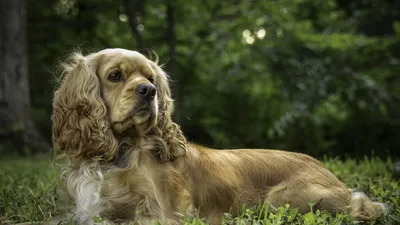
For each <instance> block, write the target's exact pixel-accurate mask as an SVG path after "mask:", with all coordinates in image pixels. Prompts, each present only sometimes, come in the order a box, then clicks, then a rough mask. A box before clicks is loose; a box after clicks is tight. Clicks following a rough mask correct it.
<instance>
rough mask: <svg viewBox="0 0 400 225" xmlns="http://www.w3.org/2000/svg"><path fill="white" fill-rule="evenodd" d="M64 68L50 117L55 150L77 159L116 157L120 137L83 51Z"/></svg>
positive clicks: (73, 56) (76, 54)
mask: <svg viewBox="0 0 400 225" xmlns="http://www.w3.org/2000/svg"><path fill="white" fill-rule="evenodd" d="M62 68H63V74H62V77H61V83H60V86H59V87H58V89H57V90H56V92H55V93H54V99H53V115H52V117H51V119H52V122H53V126H52V138H53V147H54V150H55V151H56V153H65V154H67V155H68V156H69V157H70V158H71V159H73V160H78V161H81V160H87V159H91V160H96V161H102V160H104V161H109V160H112V159H114V157H115V155H116V153H117V149H118V141H117V140H116V139H115V137H114V135H113V133H112V130H111V125H110V121H109V119H108V117H107V108H106V106H105V104H104V103H103V100H102V98H101V97H100V82H99V79H98V77H97V76H96V74H95V71H94V70H93V69H92V68H90V66H89V63H88V59H86V58H85V57H84V56H82V55H81V54H80V53H74V54H73V55H72V56H71V57H70V58H69V59H68V60H67V62H66V63H63V64H62Z"/></svg>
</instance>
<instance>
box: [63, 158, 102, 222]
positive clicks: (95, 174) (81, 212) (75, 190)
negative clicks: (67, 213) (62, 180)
mask: <svg viewBox="0 0 400 225" xmlns="http://www.w3.org/2000/svg"><path fill="white" fill-rule="evenodd" d="M67 173H68V174H69V175H68V177H67V188H68V192H69V194H70V196H71V197H72V198H74V200H75V203H76V208H75V212H74V214H73V217H72V220H73V222H75V223H77V224H85V225H86V224H94V221H93V218H94V217H96V216H98V215H99V214H100V213H101V212H102V211H103V209H104V204H103V203H102V200H101V195H100V191H101V184H102V182H103V174H102V172H101V170H100V168H98V166H97V165H96V164H88V165H82V166H81V167H80V168H79V169H76V170H72V171H69V172H67Z"/></svg>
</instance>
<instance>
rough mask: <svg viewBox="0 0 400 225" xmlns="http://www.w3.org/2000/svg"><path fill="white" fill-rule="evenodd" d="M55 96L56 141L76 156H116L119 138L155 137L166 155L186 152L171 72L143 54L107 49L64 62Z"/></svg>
mask: <svg viewBox="0 0 400 225" xmlns="http://www.w3.org/2000/svg"><path fill="white" fill-rule="evenodd" d="M63 71H64V72H63V76H62V81H61V83H60V86H59V88H58V90H57V91H56V92H55V94H54V100H53V115H52V121H53V129H52V131H53V145H54V147H55V148H56V149H58V150H61V151H62V152H65V153H67V154H68V155H70V156H71V157H73V158H76V159H87V158H90V159H96V158H98V159H100V160H111V159H113V158H114V157H115V155H116V153H117V151H118V140H120V139H123V138H126V137H130V138H132V139H135V140H139V139H141V138H144V137H146V136H147V137H153V139H158V140H159V141H161V142H163V144H161V145H162V146H164V150H158V151H160V152H159V154H160V158H161V159H162V160H170V159H171V158H174V157H178V156H180V155H184V154H185V152H186V151H185V146H184V144H185V139H184V137H183V135H182V133H181V132H180V129H179V127H178V126H177V125H176V124H175V123H173V122H172V120H171V116H172V112H173V100H172V98H171V92H170V89H169V86H168V77H167V75H166V73H165V72H164V71H163V70H162V69H161V68H160V67H159V66H158V65H157V63H156V62H153V61H151V60H149V59H147V58H146V57H145V56H143V55H142V54H140V53H138V52H135V51H128V50H124V49H106V50H103V51H100V52H97V53H93V54H89V55H87V56H83V55H81V54H80V53H74V54H73V55H72V56H71V57H70V58H69V59H68V60H67V62H66V63H63Z"/></svg>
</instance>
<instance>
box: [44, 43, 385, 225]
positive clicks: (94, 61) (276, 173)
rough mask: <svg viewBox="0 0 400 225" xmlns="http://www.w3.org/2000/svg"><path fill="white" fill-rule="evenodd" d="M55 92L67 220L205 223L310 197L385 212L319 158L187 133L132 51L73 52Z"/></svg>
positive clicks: (153, 69)
mask: <svg viewBox="0 0 400 225" xmlns="http://www.w3.org/2000/svg"><path fill="white" fill-rule="evenodd" d="M63 70H64V72H63V75H62V80H61V82H60V85H59V87H58V89H57V90H56V92H55V94H54V100H53V115H52V121H53V127H52V132H53V145H54V149H55V151H56V152H57V153H59V155H65V156H68V159H69V160H68V162H69V163H68V165H67V167H66V169H65V171H64V173H63V178H64V179H65V184H66V189H67V190H68V196H69V200H70V202H69V203H70V206H71V208H70V210H71V211H72V213H73V215H72V216H71V218H72V220H73V221H74V222H75V223H77V224H93V223H94V220H93V218H95V217H96V216H101V217H102V218H104V219H106V220H107V221H109V222H119V221H135V222H136V223H137V224H151V223H152V221H159V222H161V224H167V225H169V224H182V223H183V219H184V214H186V215H193V214H194V213H199V215H200V216H201V217H204V218H206V219H208V221H210V223H211V224H218V223H220V222H221V215H222V214H223V213H225V212H231V213H233V214H235V212H236V211H237V210H238V208H239V207H240V206H241V205H243V204H246V205H247V206H253V205H257V204H262V203H263V202H267V203H268V204H270V205H271V206H275V207H278V206H281V205H284V204H285V203H290V204H291V206H292V207H298V208H299V212H301V213H305V212H307V211H308V210H309V205H308V203H309V202H310V201H315V202H317V204H316V205H315V208H317V209H320V210H327V211H329V212H332V213H335V212H342V211H347V212H348V213H349V214H350V215H351V216H352V217H354V218H355V219H359V220H369V219H373V218H376V217H378V216H380V215H381V214H382V213H384V212H385V209H386V208H385V206H384V205H383V204H382V203H378V202H372V201H370V200H369V199H368V197H367V196H366V195H365V194H364V193H361V192H354V193H352V192H351V191H349V190H348V189H347V187H346V186H345V185H344V184H343V183H342V182H340V181H339V180H338V179H337V178H336V177H335V176H334V175H333V174H332V173H331V172H330V171H328V170H327V169H326V168H325V167H324V166H323V164H322V163H321V162H319V161H317V160H315V159H314V158H312V157H310V156H307V155H304V154H299V153H293V152H284V151H278V150H250V149H243V150H214V149H209V148H205V147H202V146H198V145H194V144H189V143H187V142H186V140H185V137H184V135H183V134H182V132H181V130H180V128H179V126H178V125H177V124H175V123H174V122H173V121H172V119H171V117H172V113H173V100H172V99H171V93H170V89H169V86H168V76H167V75H166V74H165V73H164V71H163V70H162V69H161V68H160V67H159V66H158V65H157V63H156V62H153V61H151V60H149V59H147V58H146V57H145V56H143V55H141V54H140V53H138V52H135V51H129V50H124V49H106V50H102V51H99V52H96V53H93V54H89V55H87V56H83V55H81V54H80V53H75V54H73V55H72V56H71V57H70V59H69V60H67V62H65V63H64V64H63Z"/></svg>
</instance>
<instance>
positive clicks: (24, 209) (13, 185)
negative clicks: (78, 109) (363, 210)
mask: <svg viewBox="0 0 400 225" xmlns="http://www.w3.org/2000/svg"><path fill="white" fill-rule="evenodd" d="M325 164H326V165H327V167H328V168H329V169H331V170H332V171H333V172H334V174H335V175H337V176H338V177H339V178H340V179H341V180H342V181H344V182H345V183H346V184H347V185H348V186H349V187H351V188H356V189H357V190H360V191H363V192H366V193H367V194H368V195H369V196H371V197H372V198H373V199H376V200H378V201H382V202H385V203H388V204H389V205H390V207H391V209H390V212H389V213H388V214H387V215H386V216H385V217H382V218H380V219H378V220H376V221H371V222H368V223H365V224H388V225H390V224H400V182H399V180H396V179H394V178H392V169H393V163H392V162H391V160H386V161H383V160H380V159H378V158H372V159H368V158H365V159H364V160H361V161H360V162H356V161H354V160H346V161H339V160H335V159H329V158H326V159H325ZM59 185H60V182H59V173H58V170H57V169H55V168H54V167H53V166H52V162H51V160H50V159H49V158H48V157H36V158H29V159H22V158H2V159H0V224H2V223H5V222H7V221H8V222H9V221H13V222H15V223H17V222H30V221H43V220H46V219H49V218H50V217H54V216H55V215H57V212H58V210H59V207H60V205H59V204H58V199H57V194H56V193H57V190H58V187H59ZM312 204H313V203H310V208H312ZM224 223H225V224H254V225H256V224H260V225H261V224H265V225H267V224H268V225H269V224H271V225H272V224H274V225H275V224H308V225H314V224H321V225H325V224H363V223H360V222H357V221H353V220H352V219H351V218H350V217H349V216H348V215H346V214H345V213H343V214H337V215H331V214H329V213H327V212H320V211H312V212H310V213H307V214H299V213H298V212H297V209H295V208H291V207H290V206H289V205H286V206H282V207H280V208H278V210H277V211H276V212H271V210H270V209H269V208H268V206H267V205H261V206H259V207H258V208H253V209H250V208H246V207H242V209H241V210H240V215H239V216H238V217H236V218H233V217H232V216H231V215H230V214H229V213H226V214H225V218H224ZM186 224H193V225H204V224H206V223H205V222H204V220H202V219H200V218H195V219H192V220H187V222H186Z"/></svg>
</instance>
